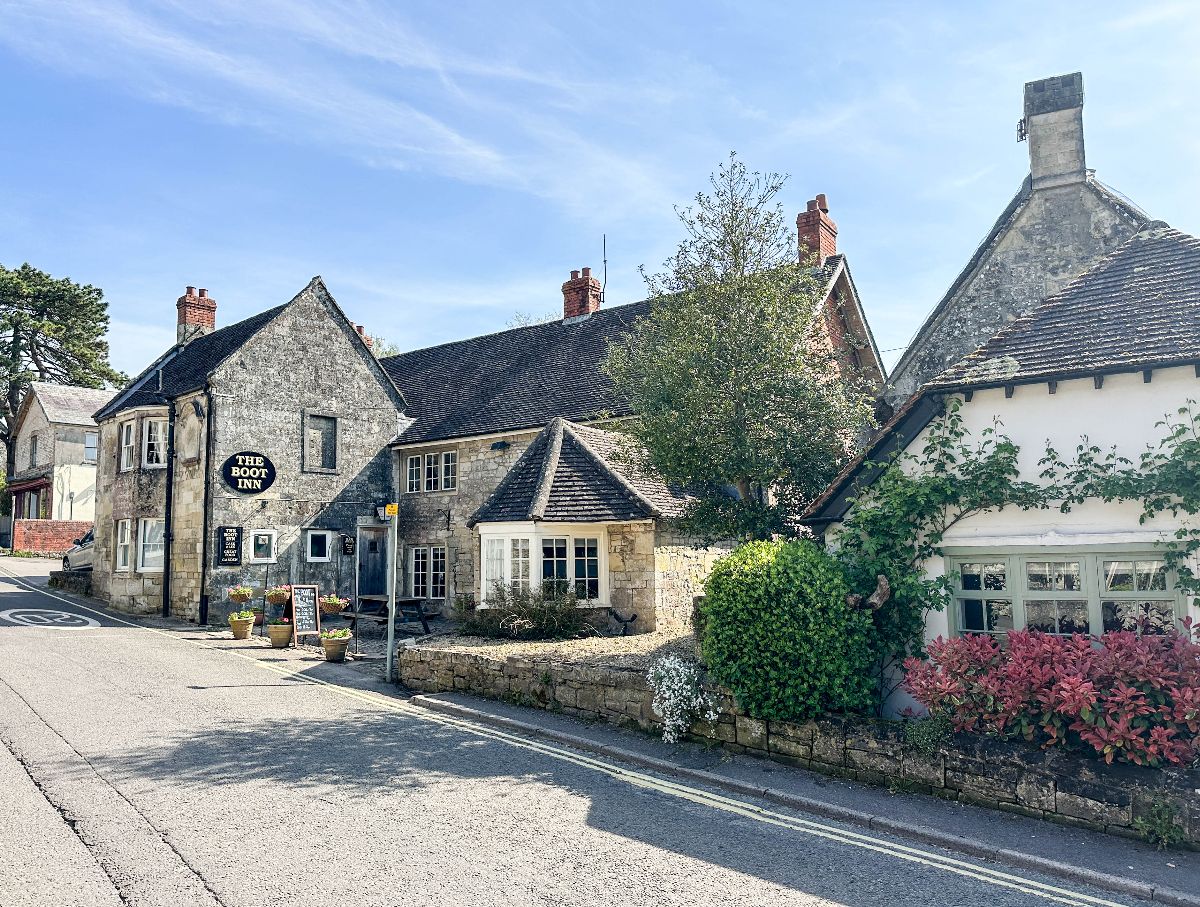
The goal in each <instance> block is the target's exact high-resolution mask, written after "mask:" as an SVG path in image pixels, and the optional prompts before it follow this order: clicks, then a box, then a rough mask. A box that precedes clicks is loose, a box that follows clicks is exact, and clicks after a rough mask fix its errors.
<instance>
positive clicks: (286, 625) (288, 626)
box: [267, 617, 292, 649]
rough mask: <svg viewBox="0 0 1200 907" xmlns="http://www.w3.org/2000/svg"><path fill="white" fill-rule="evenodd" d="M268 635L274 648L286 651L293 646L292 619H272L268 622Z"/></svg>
mask: <svg viewBox="0 0 1200 907" xmlns="http://www.w3.org/2000/svg"><path fill="white" fill-rule="evenodd" d="M267 635H268V636H269V637H271V647H272V648H275V649H286V648H287V647H288V646H290V645H291V644H292V619H291V618H290V617H272V618H271V619H270V620H268V621H267Z"/></svg>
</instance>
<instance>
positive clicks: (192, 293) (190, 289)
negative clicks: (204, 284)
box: [184, 287, 196, 296]
mask: <svg viewBox="0 0 1200 907" xmlns="http://www.w3.org/2000/svg"><path fill="white" fill-rule="evenodd" d="M184 295H185V296H195V295H196V288H195V287H188V288H187V292H186V293H185V294H184Z"/></svg>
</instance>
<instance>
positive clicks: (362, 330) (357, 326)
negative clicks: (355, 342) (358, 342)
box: [354, 324, 365, 337]
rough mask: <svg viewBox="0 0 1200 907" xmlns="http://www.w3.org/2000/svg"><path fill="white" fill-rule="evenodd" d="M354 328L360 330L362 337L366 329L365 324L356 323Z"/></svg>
mask: <svg viewBox="0 0 1200 907" xmlns="http://www.w3.org/2000/svg"><path fill="white" fill-rule="evenodd" d="M354 329H355V330H356V331H358V336H359V337H362V336H363V332H364V330H365V329H364V328H363V326H362V325H361V324H356V325H355V326H354Z"/></svg>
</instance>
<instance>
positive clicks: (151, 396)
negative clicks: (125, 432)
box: [95, 305, 285, 421]
mask: <svg viewBox="0 0 1200 907" xmlns="http://www.w3.org/2000/svg"><path fill="white" fill-rule="evenodd" d="M284 308H285V306H282V305H280V306H276V307H275V308H273V309H267V311H265V312H259V313H258V314H257V315H252V316H251V317H249V318H247V319H245V320H244V321H239V322H237V323H236V324H231V325H229V326H228V327H224V328H221V329H219V330H216V331H213V332H212V333H211V334H205V335H204V336H203V337H197V338H196V339H195V340H193V341H191V342H190V343H188V344H187V345H186V346H183V347H180V346H174V347H172V348H171V349H170V350H168V351H167V352H166V353H165V354H164V355H162V356H161V357H159V359H158V360H157V361H155V362H154V363H152V364H151V365H150V366H149V367H148V368H147V369H146V370H145V371H143V372H142V373H141V374H140V375H138V376H137V377H136V378H134V379H133V380H132V381H131V382H130V383H129V384H128V385H127V386H126V388H125V389H124V390H123V391H121V393H119V394H118V395H117V396H116V397H114V398H113V400H112V401H111V402H110V403H109V404H108V405H107V406H105V407H104V408H103V409H101V410H100V411H98V412H97V413H96V415H95V418H96V419H97V421H100V420H103V419H108V418H110V417H112V416H115V415H116V414H118V413H120V412H123V411H125V410H127V409H133V408H134V407H136V406H153V405H155V404H159V403H162V402H163V401H162V398H163V397H166V398H168V399H169V398H172V397H176V396H178V395H179V394H183V393H187V392H188V391H193V390H197V389H198V388H201V387H204V383H205V382H206V381H207V380H208V376H209V375H210V374H212V372H213V370H214V369H216V368H217V366H219V365H220V364H221V363H222V362H224V361H225V360H226V359H228V358H229V357H230V356H232V355H233V354H234V353H235V352H237V350H238V349H240V348H241V346H242V344H244V343H245V342H246V341H247V340H249V339H250V338H251V337H252V336H254V335H255V334H256V333H258V331H259V330H261V329H262V328H263V327H265V326H266V325H267V324H269V323H270V322H271V321H272V320H273V319H274V318H275V316H276V315H278V314H279V313H280V312H282V311H283V310H284ZM160 370H161V372H162V386H161V390H160V387H159V378H158V375H159V371H160Z"/></svg>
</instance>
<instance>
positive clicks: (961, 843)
mask: <svg viewBox="0 0 1200 907" xmlns="http://www.w3.org/2000/svg"><path fill="white" fill-rule="evenodd" d="M409 702H411V703H412V704H413V705H416V706H420V707H421V708H424V709H428V710H429V711H431V712H441V713H443V714H447V715H454V716H456V717H459V718H466V719H469V720H472V721H478V722H481V723H483V724H490V725H493V726H495V727H499V728H503V729H505V730H508V731H516V732H520V733H523V734H529V735H531V736H535V737H540V738H542V739H545V740H550V741H552V742H554V743H559V744H563V745H565V746H570V747H574V748H575V749H579V750H584V751H585V752H590V753H595V754H597V755H601V756H606V757H608V758H612V759H616V760H619V761H621V762H629V763H633V764H634V765H637V766H640V767H642V768H648V769H652V770H654V771H656V772H662V773H663V774H667V775H671V776H674V777H678V778H686V779H688V780H689V781H695V782H698V783H700V784H705V785H708V786H710V787H715V788H718V789H720V790H723V791H726V792H728V793H734V794H739V795H741V796H749V797H758V798H761V799H764V800H768V801H770V802H772V803H777V804H779V805H781V806H787V807H789V808H791V809H796V810H799V811H800V812H805V813H810V814H813V815H817V816H821V817H822V818H826V819H834V820H837V821H842V822H848V823H850V824H852V825H857V826H859V827H861V828H866V829H869V830H871V831H876V832H883V833H885V834H890V835H894V836H895V837H897V838H903V839H906V840H910V841H916V842H919V843H921V844H929V845H933V846H936V847H941V848H943V849H945V850H950V851H954V852H956V853H961V854H966V855H968V856H972V857H979V858H982V859H986V860H990V861H992V862H997V863H1003V864H1005V865H1007V866H1010V867H1015V868H1020V869H1029V870H1033V871H1035V872H1041V873H1044V874H1046V875H1049V876H1054V877H1056V878H1060V879H1065V880H1067V881H1071V882H1077V883H1080V884H1084V885H1090V886H1092V887H1094V888H1099V889H1102V890H1104V891H1112V892H1117V893H1119V894H1128V895H1132V896H1134V897H1138V898H1142V899H1143V900H1147V901H1154V902H1156V903H1160V904H1170V905H1173V907H1200V896H1197V895H1193V894H1190V893H1188V892H1184V891H1178V890H1176V889H1173V888H1161V887H1156V886H1154V885H1150V884H1148V883H1146V882H1139V881H1137V880H1136V879H1129V878H1125V877H1124V876H1116V875H1111V874H1109V873H1104V872H1098V871H1096V870H1091V869H1084V868H1082V867H1079V866H1073V865H1071V864H1070V863H1063V862H1060V861H1058V860H1049V859H1046V858H1045V857H1039V856H1035V855H1033V854H1028V853H1023V852H1021V851H1017V850H1010V849H1006V848H999V847H996V846H995V845H994V844H989V843H988V842H986V841H980V840H978V839H976V838H968V837H963V836H961V835H956V834H951V833H949V832H945V831H942V830H940V829H937V828H933V827H931V826H927V825H918V824H916V823H910V822H902V821H898V820H896V819H891V818H888V817H886V816H877V815H873V814H871V813H867V812H863V811H861V810H857V809H850V808H848V807H845V806H838V805H837V804H834V803H825V802H823V801H820V800H814V799H811V798H809V797H802V796H799V795H797V794H790V793H787V792H786V791H780V790H775V789H773V788H770V787H759V786H758V785H755V784H750V783H747V782H745V781H739V780H737V779H736V778H728V777H725V776H724V775H718V774H716V773H714V772H709V771H705V770H704V769H697V768H689V767H687V766H684V765H679V764H678V763H675V762H671V761H669V760H666V759H659V758H657V757H655V756H647V755H646V754H644V753H638V752H635V751H633V750H627V749H624V748H623V747H619V746H612V745H610V744H606V743H599V742H597V741H595V740H591V739H588V738H587V737H580V736H577V735H575V734H569V733H566V732H565V731H557V730H554V729H552V728H546V727H541V726H540V725H537V724H533V723H530V722H525V721H520V720H518V719H516V718H509V717H507V716H504V715H493V714H491V713H490V712H485V711H483V710H481V709H474V708H471V707H470V706H465V705H460V704H459V703H457V702H450V701H448V700H445V699H438V698H437V697H436V696H431V695H425V694H418V695H416V696H413V697H412V699H410V700H409Z"/></svg>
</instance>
